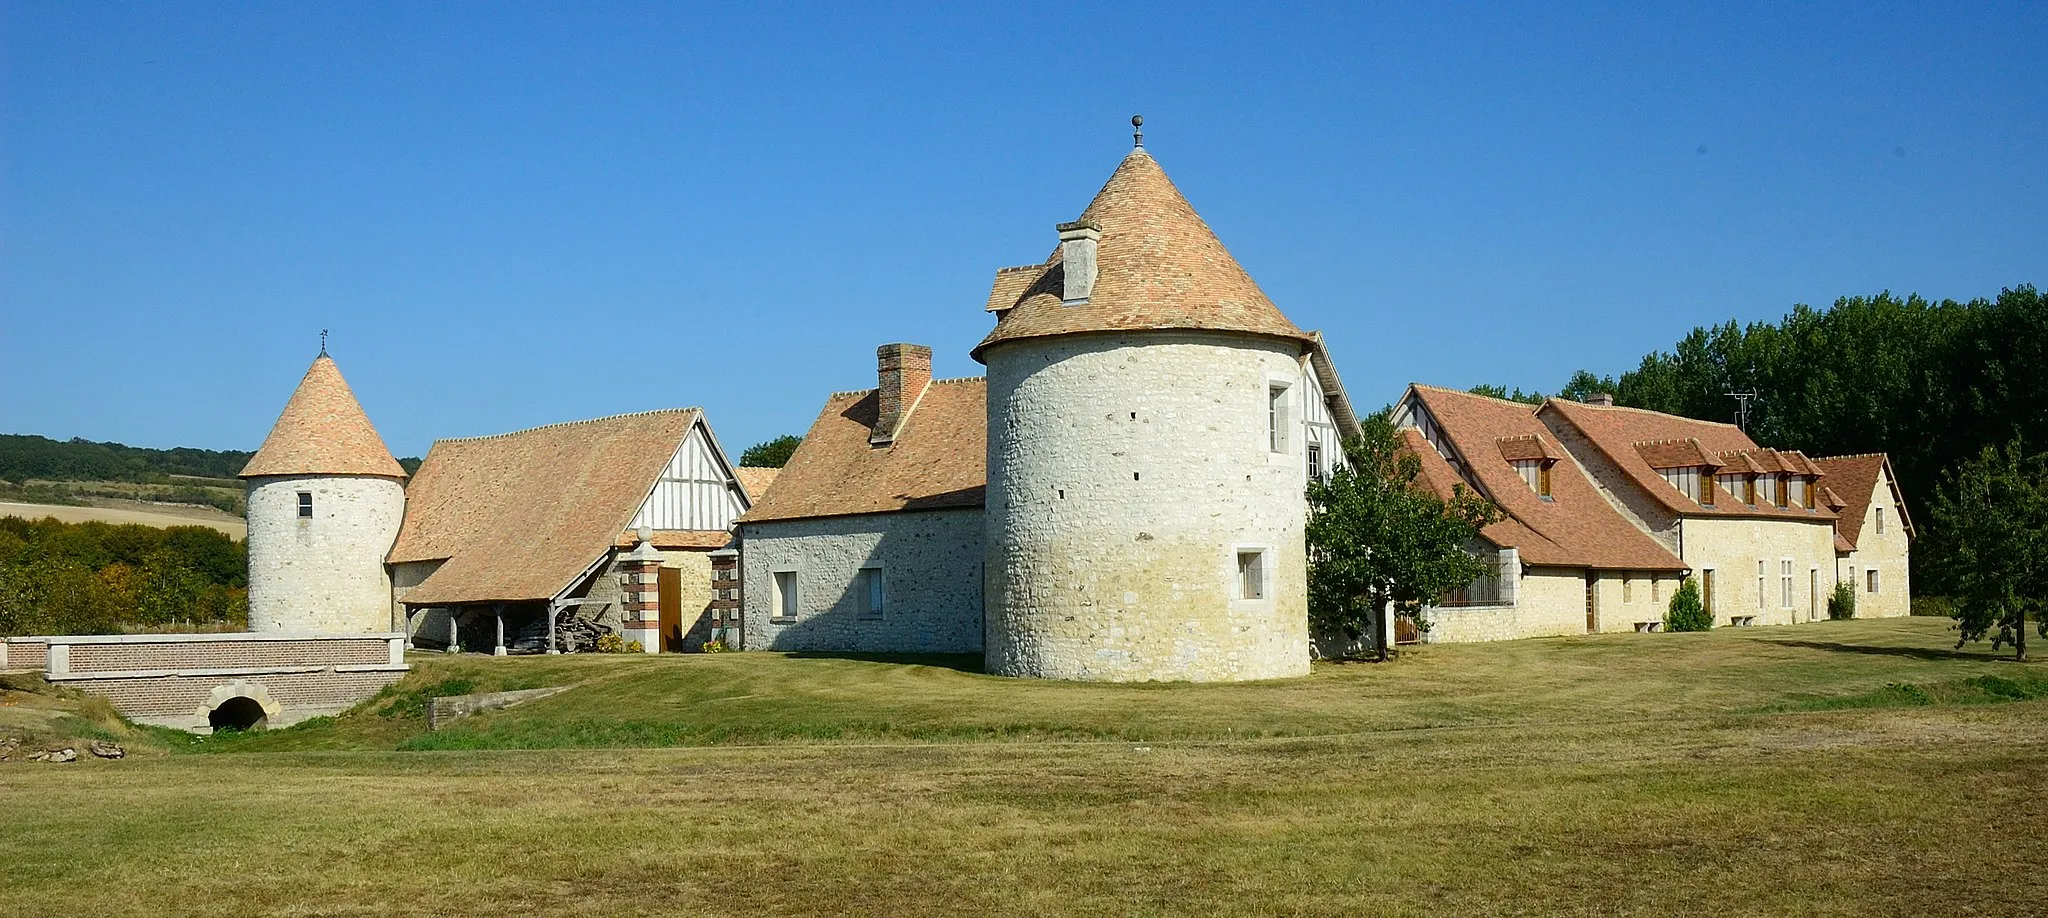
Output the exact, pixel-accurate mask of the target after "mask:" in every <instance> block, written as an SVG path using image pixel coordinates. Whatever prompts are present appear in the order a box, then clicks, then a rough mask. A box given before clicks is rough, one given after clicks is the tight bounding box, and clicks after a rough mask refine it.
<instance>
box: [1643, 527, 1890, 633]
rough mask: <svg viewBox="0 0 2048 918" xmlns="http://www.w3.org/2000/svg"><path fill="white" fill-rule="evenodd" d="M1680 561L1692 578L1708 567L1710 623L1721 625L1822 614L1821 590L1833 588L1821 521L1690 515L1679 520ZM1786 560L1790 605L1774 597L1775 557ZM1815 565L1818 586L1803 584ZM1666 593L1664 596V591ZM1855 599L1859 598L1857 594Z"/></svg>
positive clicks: (1827, 536)
mask: <svg viewBox="0 0 2048 918" xmlns="http://www.w3.org/2000/svg"><path fill="white" fill-rule="evenodd" d="M1681 531H1682V533H1683V541H1684V545H1685V555H1684V560H1685V563H1687V564H1689V565H1692V569H1693V576H1694V577H1700V576H1701V575H1702V574H1701V572H1702V571H1704V570H1706V569H1708V568H1713V569H1714V570H1715V572H1716V573H1715V576H1714V608H1713V610H1712V611H1713V613H1714V624H1715V625H1717V626H1718V625H1727V624H1731V623H1732V621H1731V620H1732V619H1733V618H1735V617H1738V616H1752V615H1753V616H1756V623H1757V624H1759V625H1788V624H1794V623H1797V622H1805V621H1812V620H1814V619H1815V618H1823V619H1824V618H1826V617H1827V594H1828V593H1829V592H1830V591H1832V590H1833V589H1834V588H1835V582H1834V577H1835V573H1834V572H1835V534H1834V527H1833V525H1832V524H1831V523H1830V522H1829V521H1828V520H1824V519H1819V518H1815V519H1813V520H1811V521H1802V520H1775V519H1741V518H1730V519H1710V518H1701V517H1691V518H1688V519H1686V520H1685V521H1684V522H1683V523H1682V524H1681ZM1787 557H1789V558H1791V559H1792V606H1791V608H1786V607H1785V606H1784V605H1783V603H1782V597H1781V595H1780V592H1781V591H1780V584H1779V577H1780V573H1779V571H1780V561H1781V560H1782V559H1784V558H1787ZM1758 561H1762V562H1763V572H1764V577H1763V594H1762V602H1761V603H1759V602H1758V592H1757V562H1758ZM1815 569H1818V570H1819V576H1818V578H1817V579H1818V580H1819V581H1820V583H1819V590H1818V593H1819V595H1818V596H1815V595H1814V593H1813V591H1811V590H1810V588H1809V581H1810V580H1811V579H1814V578H1811V577H1810V575H1809V572H1810V571H1812V570H1815ZM1667 596H1668V594H1667ZM1859 598H1860V597H1859Z"/></svg>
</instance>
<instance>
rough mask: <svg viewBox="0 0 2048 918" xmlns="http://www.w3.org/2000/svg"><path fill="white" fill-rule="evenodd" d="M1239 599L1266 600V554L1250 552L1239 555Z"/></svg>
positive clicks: (1240, 552) (1239, 553)
mask: <svg viewBox="0 0 2048 918" xmlns="http://www.w3.org/2000/svg"><path fill="white" fill-rule="evenodd" d="M1237 598H1239V599H1265V598H1266V553H1265V552H1263V551H1256V550H1248V551H1239V552H1238V553H1237Z"/></svg>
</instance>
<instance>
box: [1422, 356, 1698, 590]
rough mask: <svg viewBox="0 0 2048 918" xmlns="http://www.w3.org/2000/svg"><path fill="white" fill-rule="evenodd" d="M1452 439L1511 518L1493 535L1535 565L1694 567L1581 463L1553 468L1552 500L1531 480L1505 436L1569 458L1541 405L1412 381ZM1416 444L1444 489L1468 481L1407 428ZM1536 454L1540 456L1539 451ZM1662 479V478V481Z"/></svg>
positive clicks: (1491, 530) (1489, 532)
mask: <svg viewBox="0 0 2048 918" xmlns="http://www.w3.org/2000/svg"><path fill="white" fill-rule="evenodd" d="M1409 393H1410V394H1411V396H1410V397H1413V398H1415V399H1416V400H1418V401H1420V402H1421V403H1422V405H1423V407H1424V408H1425V409H1426V410H1427V411H1428V412H1429V416H1430V417H1431V418H1432V419H1434V420H1435V422H1436V425H1437V427H1438V428H1439V429H1440V430H1441V431H1442V432H1443V435H1444V436H1445V437H1446V438H1447V439H1448V440H1449V441H1450V447H1451V449H1452V450H1453V451H1454V452H1456V453H1457V454H1458V456H1459V457H1460V459H1461V460H1462V461H1463V464H1464V466H1465V468H1466V469H1467V470H1468V471H1469V472H1470V474H1471V475H1472V476H1473V477H1474V478H1475V479H1476V480H1477V481H1478V484H1479V489H1478V490H1479V492H1480V493H1481V494H1483V495H1485V496H1486V498H1487V499H1489V500H1491V501H1493V502H1494V504H1495V505H1497V506H1499V507H1500V508H1501V510H1502V511H1503V512H1505V513H1506V514H1507V517H1508V518H1507V519H1505V520H1503V521H1501V522H1498V523H1495V524H1493V525H1490V526H1487V527H1486V528H1485V529H1484V530H1482V533H1481V534H1483V535H1484V536H1486V538H1487V539H1488V540H1489V541H1492V542H1493V543H1494V544H1496V545H1500V546H1503V547H1512V548H1514V549H1516V551H1517V552H1518V553H1519V554H1520V555H1521V557H1522V560H1523V561H1524V562H1526V563H1529V564H1536V565H1544V566H1552V567H1582V568H1594V569H1600V570H1645V571H1679V570H1684V569H1685V568H1686V565H1685V563H1684V562H1682V561H1680V560H1679V559H1678V558H1677V557H1676V556H1675V555H1673V554H1672V553H1671V552H1670V551H1668V550H1666V549H1665V548H1664V546H1663V545H1661V544H1659V543H1658V542H1657V540H1655V539H1653V538H1651V537H1650V535H1649V534H1648V533H1645V532H1644V531H1642V530H1641V529H1639V528H1637V527H1636V526H1635V524H1633V523H1630V522H1629V521H1628V520H1627V519H1626V518H1625V517H1623V516H1622V515H1621V514H1620V512H1619V511H1616V510H1615V509H1614V506H1613V505H1612V504H1609V503H1608V502H1607V498H1606V497H1604V496H1602V495H1601V494H1600V492H1599V490H1598V489H1597V488H1595V487H1594V486H1593V482H1592V481H1591V480H1589V479H1588V478H1586V476H1585V473H1583V472H1582V471H1580V469H1579V467H1578V464H1577V463H1574V462H1569V461H1560V462H1557V463H1556V464H1554V465H1552V466H1551V474H1550V494H1551V498H1550V499H1549V500H1545V499H1543V497H1542V496H1541V495H1538V494H1537V493H1536V492H1535V490H1534V489H1532V488H1530V487H1529V484H1528V482H1526V481H1525V480H1523V478H1522V476H1521V474H1520V473H1518V472H1516V471H1515V468H1514V466H1512V465H1509V464H1508V462H1509V460H1508V459H1506V458H1505V457H1504V456H1503V455H1502V450H1501V449H1500V446H1499V444H1500V443H1501V442H1502V441H1503V440H1516V439H1524V438H1527V439H1534V440H1536V441H1537V442H1538V443H1539V444H1540V445H1541V447H1542V449H1543V451H1544V452H1545V453H1547V454H1550V455H1554V456H1557V457H1565V456H1566V453H1565V451H1564V447H1563V446H1561V445H1559V444H1558V443H1557V441H1556V439H1555V438H1554V436H1553V435H1552V434H1551V433H1550V431H1549V430H1548V429H1546V428H1545V427H1544V426H1543V423H1542V422H1541V421H1539V420H1537V418H1536V413H1535V409H1534V408H1532V407H1531V406H1529V405H1525V404H1522V403H1521V402H1511V401H1505V400H1502V399H1496V398H1488V397H1486V396H1483V395H1473V394H1471V393H1469V392H1459V391H1456V390H1453V389H1439V388H1436V387H1434V386H1423V385H1415V386H1410V387H1409ZM1403 436H1404V437H1407V439H1408V442H1409V443H1410V444H1411V446H1412V445H1413V444H1415V443H1418V442H1419V443H1421V444H1422V446H1423V448H1424V452H1425V453H1426V454H1425V455H1423V457H1422V458H1423V469H1424V473H1425V477H1427V478H1428V479H1429V480H1430V482H1431V483H1432V485H1435V486H1436V487H1437V492H1438V493H1439V494H1440V495H1443V494H1448V493H1449V489H1448V488H1445V487H1443V486H1442V485H1441V484H1440V482H1439V480H1440V479H1443V478H1448V479H1449V480H1451V481H1459V480H1461V479H1460V478H1459V477H1458V475H1457V472H1456V471H1454V470H1453V469H1452V468H1451V466H1450V464H1449V463H1448V462H1445V461H1444V459H1443V458H1442V457H1441V456H1440V455H1439V454H1438V453H1437V452H1436V450H1435V448H1434V447H1431V446H1429V441H1428V440H1427V439H1426V438H1424V437H1422V435H1421V434H1420V432H1414V431H1412V429H1411V432H1409V433H1404V434H1403ZM1531 458H1534V457H1531ZM1659 483H1660V484H1662V479H1659Z"/></svg>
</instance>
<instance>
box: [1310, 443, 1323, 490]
mask: <svg viewBox="0 0 2048 918" xmlns="http://www.w3.org/2000/svg"><path fill="white" fill-rule="evenodd" d="M1308 478H1309V480H1310V481H1322V480H1323V447H1322V444H1320V443H1310V444H1309V445H1308Z"/></svg>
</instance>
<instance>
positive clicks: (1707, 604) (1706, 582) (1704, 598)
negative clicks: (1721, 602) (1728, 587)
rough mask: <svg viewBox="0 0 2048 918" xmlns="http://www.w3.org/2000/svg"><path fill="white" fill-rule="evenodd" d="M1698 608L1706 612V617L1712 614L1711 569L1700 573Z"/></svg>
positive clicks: (1712, 589) (1712, 582)
mask: <svg viewBox="0 0 2048 918" xmlns="http://www.w3.org/2000/svg"><path fill="white" fill-rule="evenodd" d="M1700 608H1703V609H1705V610H1707V614H1708V615H1712V614H1714V569H1713V568H1711V567H1710V568H1706V569H1705V570H1702V571H1700Z"/></svg>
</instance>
